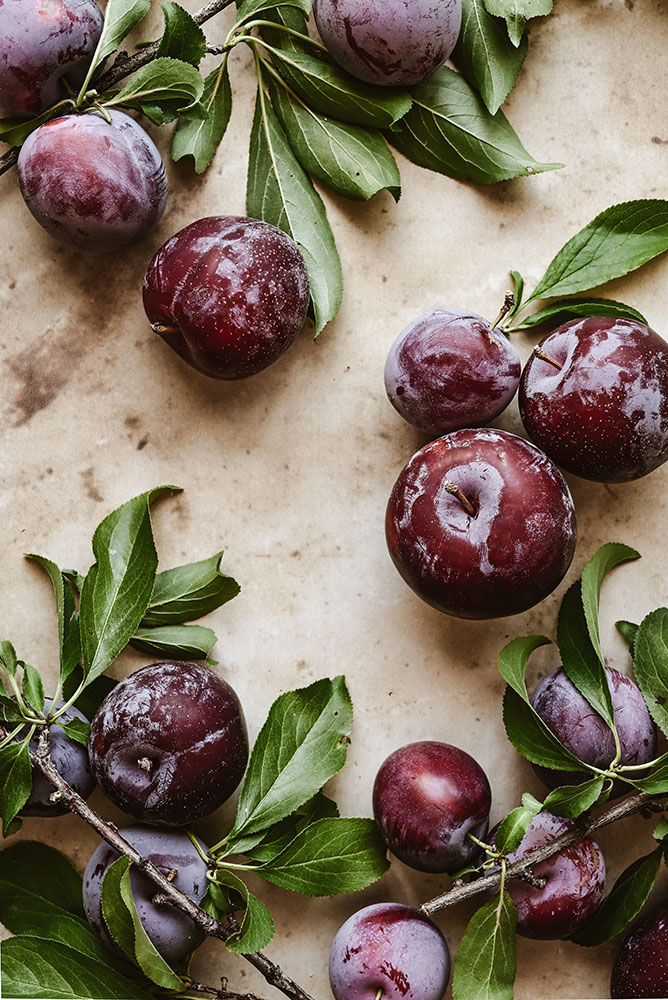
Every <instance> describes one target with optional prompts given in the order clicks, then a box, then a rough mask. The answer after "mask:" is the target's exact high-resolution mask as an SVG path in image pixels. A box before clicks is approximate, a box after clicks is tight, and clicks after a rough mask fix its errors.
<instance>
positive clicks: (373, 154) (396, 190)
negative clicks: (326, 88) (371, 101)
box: [268, 79, 401, 201]
mask: <svg viewBox="0 0 668 1000" xmlns="http://www.w3.org/2000/svg"><path fill="white" fill-rule="evenodd" d="M268 86H269V93H270V96H271V102H272V105H273V107H274V110H275V111H276V114H277V115H278V117H279V119H280V121H281V124H282V125H283V128H284V129H285V132H286V135H287V137H288V139H289V141H290V145H291V146H292V149H293V150H294V152H295V155H296V156H297V159H298V160H299V162H300V163H301V165H302V166H303V167H304V169H305V170H306V171H307V172H308V173H309V174H311V176H312V177H314V178H315V179H316V180H318V181H320V182H321V183H322V184H325V185H326V186H327V187H328V188H330V190H332V191H334V192H335V193H336V194H338V195H340V196H341V197H342V198H350V199H352V200H353V201H367V200H368V199H369V198H372V197H373V196H374V195H375V194H377V193H378V192H379V191H383V190H387V191H389V192H390V194H391V195H392V197H393V198H394V199H395V201H398V200H399V195H400V193H401V176H400V174H399V168H398V167H397V164H396V162H395V159H394V157H393V156H392V153H391V151H390V148H389V146H388V145H387V143H386V142H385V140H384V138H383V136H382V134H381V133H380V132H379V131H377V130H376V129H368V128H362V127H361V126H359V125H350V124H347V123H345V122H339V121H336V119H334V118H330V117H328V116H325V115H321V114H319V113H318V112H317V111H314V110H313V108H310V107H309V106H308V105H307V104H305V103H303V102H302V101H300V100H298V99H297V98H296V97H295V96H294V95H292V94H291V93H290V92H288V91H287V90H285V89H284V88H283V87H281V86H279V85H277V84H275V83H274V82H273V81H272V80H271V79H269V80H268Z"/></svg>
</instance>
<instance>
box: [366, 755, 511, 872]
mask: <svg viewBox="0 0 668 1000" xmlns="http://www.w3.org/2000/svg"><path fill="white" fill-rule="evenodd" d="M491 804H492V793H491V790H490V787H489V781H488V780H487V775H486V774H485V772H484V771H483V769H482V768H481V767H480V765H479V764H478V763H477V762H476V761H475V760H474V759H473V757H471V756H469V754H467V753H466V752H465V751H464V750H460V749H458V747H454V746H450V745H449V744H448V743H437V742H435V741H425V742H422V743H411V744H409V745H408V746H405V747H401V748H400V749H399V750H395V751H394V753H391V754H390V756H389V757H388V758H387V760H385V762H384V763H383V764H382V765H381V768H380V770H379V771H378V774H377V775H376V781H375V783H374V786H373V811H374V815H375V817H376V822H377V823H378V825H379V827H380V830H381V833H382V835H383V838H384V840H385V843H386V844H387V846H388V847H389V849H390V850H391V851H392V853H393V854H394V855H395V856H396V857H397V858H399V859H400V860H401V861H404V862H405V863H406V864H407V865H410V866H411V868H416V869H417V870H418V871H424V872H448V873H450V874H452V873H453V872H455V871H457V869H459V868H463V867H464V865H466V864H468V863H469V862H470V861H472V860H473V858H474V857H475V856H476V855H477V854H479V848H478V847H477V846H476V844H475V843H474V842H473V841H472V840H470V839H469V838H468V836H467V834H469V833H472V834H473V835H474V836H476V837H478V838H479V839H480V838H482V837H484V836H485V834H486V833H487V822H488V819H489V810H490V807H491Z"/></svg>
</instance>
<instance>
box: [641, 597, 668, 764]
mask: <svg viewBox="0 0 668 1000" xmlns="http://www.w3.org/2000/svg"><path fill="white" fill-rule="evenodd" d="M633 670H634V673H635V678H636V681H637V682H638V686H639V687H640V690H641V691H642V695H643V698H644V699H645V701H646V702H647V707H648V708H649V710H650V712H651V713H652V718H653V719H654V721H655V722H656V724H657V726H658V727H659V728H660V729H661V731H662V732H663V734H664V735H666V736H668V608H657V610H656V611H652V612H651V614H649V615H647V617H646V618H644V619H643V621H642V622H641V623H640V627H639V629H638V631H637V633H636V638H635V646H634V658H633ZM650 780H651V779H650Z"/></svg>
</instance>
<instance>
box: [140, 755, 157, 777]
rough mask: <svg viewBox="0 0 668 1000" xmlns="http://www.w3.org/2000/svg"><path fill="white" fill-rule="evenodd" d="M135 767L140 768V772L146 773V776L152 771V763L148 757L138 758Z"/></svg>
mask: <svg viewBox="0 0 668 1000" xmlns="http://www.w3.org/2000/svg"><path fill="white" fill-rule="evenodd" d="M137 767H139V768H141V770H142V771H146V772H147V774H150V772H151V771H152V770H153V761H152V760H150V759H149V758H148V757H140V758H139V760H138V761H137Z"/></svg>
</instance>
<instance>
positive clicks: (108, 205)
mask: <svg viewBox="0 0 668 1000" xmlns="http://www.w3.org/2000/svg"><path fill="white" fill-rule="evenodd" d="M109 113H110V115H111V123H109V122H107V121H106V120H105V119H104V118H103V117H102V115H101V114H99V113H98V112H97V111H96V112H93V113H90V114H84V115H65V116H64V117H63V118H54V119H53V121H50V122H47V123H46V124H45V125H41V126H40V128H38V129H36V130H35V131H34V132H33V133H32V134H31V135H29V136H28V138H27V139H26V141H25V143H24V144H23V146H22V147H21V152H20V153H19V160H18V173H19V184H20V185H21V193H22V194H23V197H24V199H25V203H26V205H27V206H28V208H29V209H30V211H31V212H32V214H33V215H34V217H35V218H36V219H37V221H38V222H39V224H40V225H41V226H43V227H44V228H45V229H46V231H47V232H48V233H50V234H51V236H54V237H55V238H56V239H57V240H60V241H61V242H63V243H67V244H68V245H69V246H72V247H75V248H76V249H77V250H86V251H88V252H90V253H107V252H110V251H112V250H118V249H119V248H120V247H124V246H127V245H128V244H130V243H135V242H136V241H137V240H140V239H142V237H144V236H146V235H147V234H148V233H150V232H151V230H153V229H154V228H155V226H157V224H158V222H159V221H160V219H161V217H162V213H163V211H164V209H165V203H166V200H167V175H166V173H165V166H164V164H163V162H162V157H161V156H160V153H159V152H158V150H157V148H156V146H155V144H154V143H153V141H152V139H151V138H150V137H149V136H148V135H147V133H146V132H145V131H144V129H143V128H142V127H141V125H138V124H137V122H136V121H135V120H134V119H133V118H130V117H129V116H128V115H126V114H123V113H122V112H121V111H110V112H109Z"/></svg>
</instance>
